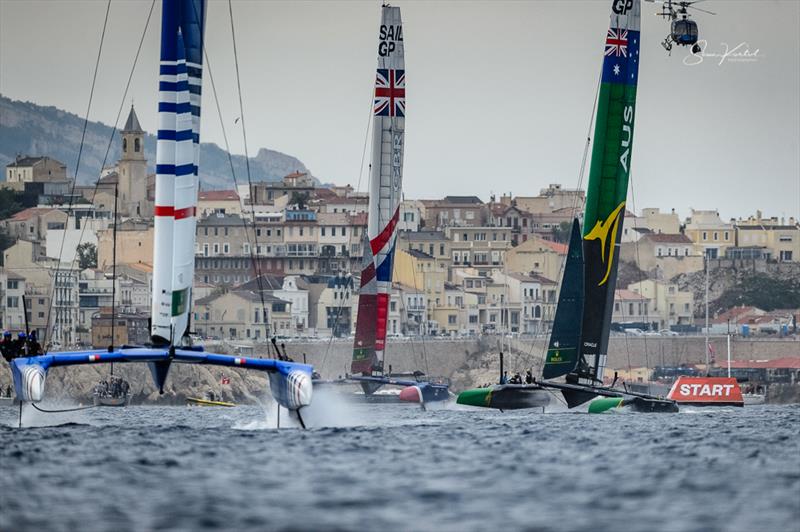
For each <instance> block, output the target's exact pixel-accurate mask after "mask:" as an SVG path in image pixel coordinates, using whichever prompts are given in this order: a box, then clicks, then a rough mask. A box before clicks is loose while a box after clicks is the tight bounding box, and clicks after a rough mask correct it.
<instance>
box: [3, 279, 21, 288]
mask: <svg viewBox="0 0 800 532" xmlns="http://www.w3.org/2000/svg"><path fill="white" fill-rule="evenodd" d="M6 286H7V288H8V289H9V290H16V289H17V288H18V287H19V281H17V280H16V279H9V280H8V282H7V283H6Z"/></svg>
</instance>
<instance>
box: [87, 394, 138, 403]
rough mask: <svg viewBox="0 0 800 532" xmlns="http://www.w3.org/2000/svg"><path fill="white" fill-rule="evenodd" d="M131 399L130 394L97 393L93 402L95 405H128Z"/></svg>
mask: <svg viewBox="0 0 800 532" xmlns="http://www.w3.org/2000/svg"><path fill="white" fill-rule="evenodd" d="M130 399H131V397H130V395H125V396H122V397H101V396H97V395H95V396H93V397H92V402H93V403H94V406H128V404H129V403H130Z"/></svg>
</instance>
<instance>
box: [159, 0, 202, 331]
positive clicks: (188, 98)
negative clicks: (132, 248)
mask: <svg viewBox="0 0 800 532" xmlns="http://www.w3.org/2000/svg"><path fill="white" fill-rule="evenodd" d="M205 9H206V5H205V0H164V2H163V8H162V19H161V62H160V65H159V82H158V89H159V92H158V94H159V97H158V142H157V147H156V191H155V192H156V193H155V202H156V204H155V209H154V214H155V234H154V250H153V306H152V329H151V334H152V337H153V341H154V342H155V343H158V344H164V343H175V342H177V341H179V340H180V338H181V336H183V334H185V332H186V329H187V327H188V322H189V311H190V306H191V288H192V280H193V277H194V241H195V225H196V218H195V212H196V206H197V192H198V176H197V168H198V163H199V160H198V159H199V151H200V144H199V142H200V95H201V85H202V67H203V54H202V52H203V29H204V26H205Z"/></svg>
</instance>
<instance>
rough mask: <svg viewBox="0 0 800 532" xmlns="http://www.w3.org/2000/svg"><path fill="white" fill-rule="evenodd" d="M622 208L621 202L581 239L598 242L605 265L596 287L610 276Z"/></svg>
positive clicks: (623, 203)
mask: <svg viewBox="0 0 800 532" xmlns="http://www.w3.org/2000/svg"><path fill="white" fill-rule="evenodd" d="M624 208H625V202H624V201H623V202H622V203H620V204H619V205H617V208H616V209H614V210H613V211H611V214H609V215H608V218H606V219H605V221H603V220H598V221H597V223H595V225H594V227H592V230H591V231H589V232H588V233H586V236H585V237H583V239H584V240H599V241H600V258H601V259H602V260H603V262H605V263H606V275H605V276H604V277H603V279H601V280H600V282H599V283H597V286H603V285H604V284H605V283H606V281H608V276H609V275H611V266H612V264H613V262H614V243H615V242H616V241H617V231H618V230H619V218H620V213H622V212H623V210H624ZM609 237H610V238H609Z"/></svg>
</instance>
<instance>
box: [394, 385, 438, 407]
mask: <svg viewBox="0 0 800 532" xmlns="http://www.w3.org/2000/svg"><path fill="white" fill-rule="evenodd" d="M400 400H401V401H405V402H407V403H422V404H425V403H436V402H442V401H449V400H450V389H449V387H448V386H447V385H446V384H431V383H429V382H422V383H419V384H415V385H413V386H406V387H405V388H403V389H402V390H400Z"/></svg>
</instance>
